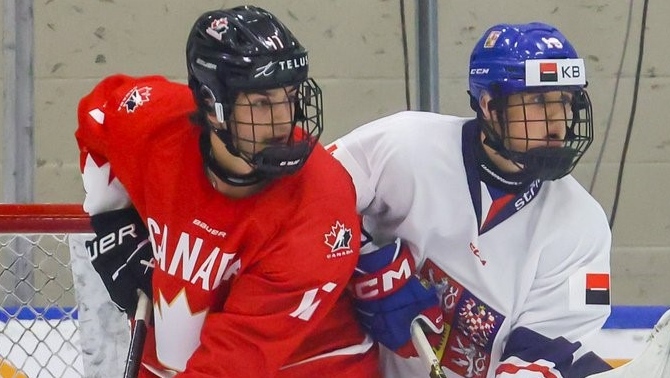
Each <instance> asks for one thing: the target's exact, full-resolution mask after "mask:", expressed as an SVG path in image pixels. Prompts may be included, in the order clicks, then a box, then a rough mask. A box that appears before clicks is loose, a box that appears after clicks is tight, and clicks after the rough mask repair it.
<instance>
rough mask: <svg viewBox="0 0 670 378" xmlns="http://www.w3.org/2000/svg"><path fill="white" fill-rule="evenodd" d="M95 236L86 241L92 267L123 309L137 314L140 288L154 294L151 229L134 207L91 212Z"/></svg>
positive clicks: (148, 293)
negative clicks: (152, 289) (149, 238)
mask: <svg viewBox="0 0 670 378" xmlns="http://www.w3.org/2000/svg"><path fill="white" fill-rule="evenodd" d="M91 226H92V227H93V231H95V234H96V237H95V238H94V239H93V240H90V241H87V242H86V250H87V251H88V254H89V257H90V260H91V263H92V264H93V268H95V270H96V272H98V275H100V278H102V282H103V283H104V284H105V287H106V288H107V292H109V296H110V298H111V299H112V301H113V302H114V304H116V306H117V307H118V308H119V310H121V311H125V312H126V314H128V316H131V317H132V316H134V315H135V309H136V308H137V300H138V297H137V289H141V290H142V291H144V293H146V294H147V296H148V297H149V298H151V294H152V291H151V275H152V273H153V250H152V247H151V243H150V242H149V240H148V237H149V231H148V230H147V228H146V226H145V225H144V223H143V222H142V219H141V218H140V216H139V214H138V213H137V211H136V210H135V209H134V208H127V209H121V210H113V211H107V212H103V213H100V214H96V215H93V216H91Z"/></svg>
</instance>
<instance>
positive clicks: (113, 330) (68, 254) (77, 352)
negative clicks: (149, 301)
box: [0, 204, 128, 378]
mask: <svg viewBox="0 0 670 378" xmlns="http://www.w3.org/2000/svg"><path fill="white" fill-rule="evenodd" d="M90 236H91V235H90V228H89V221H88V217H87V216H86V215H85V214H84V213H83V212H82V211H81V205H35V204H31V205H14V204H11V205H9V204H1V205H0V378H26V377H27V378H42V377H44V378H51V377H52V378H58V377H68V378H70V377H101V378H102V377H120V376H121V374H122V368H123V360H124V358H125V354H126V352H127V349H126V348H127V340H128V328H127V321H126V320H125V318H124V317H123V315H122V314H121V313H120V312H119V311H118V310H116V308H114V306H113V305H112V304H111V303H110V302H109V297H108V295H107V294H106V292H105V291H104V286H102V283H101V282H100V280H99V278H98V277H97V275H96V274H95V272H94V271H93V268H92V267H91V266H90V263H89V262H88V259H87V256H86V252H85V248H84V247H83V243H84V240H85V239H86V238H88V237H90Z"/></svg>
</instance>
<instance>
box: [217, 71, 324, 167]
mask: <svg viewBox="0 0 670 378" xmlns="http://www.w3.org/2000/svg"><path fill="white" fill-rule="evenodd" d="M280 90H281V91H282V92H283V93H282V94H281V95H279V98H280V100H279V101H276V100H273V99H271V98H270V97H269V96H267V95H261V94H253V93H247V92H243V93H241V94H240V96H239V97H238V100H237V102H236V103H235V110H234V111H233V113H232V115H231V118H230V120H229V121H228V122H227V124H228V128H229V133H230V136H229V138H230V143H231V144H232V145H233V147H234V149H235V150H236V151H237V154H238V156H239V157H240V158H242V159H243V160H244V161H246V162H247V163H248V164H249V165H251V166H254V167H255V168H256V169H257V170H259V171H261V172H263V173H264V174H265V175H267V176H275V175H278V174H283V173H292V172H295V171H297V170H298V169H299V168H300V167H302V166H303V165H304V164H305V161H306V160H307V156H308V155H309V154H310V153H311V152H312V150H313V149H314V146H316V144H317V142H318V141H319V138H320V137H321V134H322V133H323V113H322V111H321V88H319V86H318V85H317V84H316V83H315V82H314V80H313V79H307V80H305V81H303V82H301V83H300V84H298V85H297V87H295V86H292V87H282V88H280ZM251 96H254V98H253V99H252V98H251ZM259 98H260V101H259ZM236 114H246V115H247V119H241V118H239V117H236V116H235V115H236ZM216 132H217V133H220V132H225V131H220V130H216Z"/></svg>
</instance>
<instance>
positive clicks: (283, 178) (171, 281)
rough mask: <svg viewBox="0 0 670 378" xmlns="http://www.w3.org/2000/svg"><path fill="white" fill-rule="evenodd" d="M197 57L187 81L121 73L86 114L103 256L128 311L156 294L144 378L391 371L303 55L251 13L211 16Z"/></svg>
mask: <svg viewBox="0 0 670 378" xmlns="http://www.w3.org/2000/svg"><path fill="white" fill-rule="evenodd" d="M186 55H187V65H188V80H189V81H188V86H186V85H183V84H178V83H174V82H170V81H168V80H166V79H165V78H163V77H161V76H148V77H137V78H136V77H129V76H124V75H114V76H111V77H108V78H106V79H104V80H103V81H102V82H101V83H100V84H98V85H97V86H96V87H95V88H94V89H93V91H92V92H91V93H90V94H88V95H87V96H86V97H84V98H83V99H82V100H81V102H80V105H79V128H78V130H77V132H76V137H77V141H78V143H79V147H80V150H81V167H82V176H83V181H84V186H85V189H86V192H87V194H86V200H85V202H84V208H85V210H86V211H87V212H88V213H89V214H90V215H91V217H92V225H93V228H94V230H95V231H96V238H95V239H94V240H93V241H91V242H90V243H88V245H87V247H88V250H89V252H90V255H91V260H92V263H93V265H94V267H95V268H96V270H97V271H98V273H99V274H100V276H101V277H102V279H103V282H104V283H105V285H106V287H107V289H108V291H109V292H110V295H111V297H112V299H113V300H114V301H115V303H117V305H118V306H119V308H120V309H122V310H125V311H127V312H128V313H132V311H133V307H134V306H135V305H136V294H135V293H136V291H135V290H136V289H137V288H140V289H143V290H144V291H146V292H147V293H148V294H150V295H151V297H152V301H153V314H154V315H153V323H152V326H151V327H150V328H149V332H148V337H147V342H146V345H145V348H144V353H143V356H142V366H141V370H140V377H183V378H187V377H217V378H223V377H264V378H265V377H310V378H312V377H335V376H337V377H361V378H363V377H365V378H368V377H376V376H378V361H377V350H376V348H375V347H374V346H373V343H372V342H371V340H370V339H369V338H368V337H367V336H366V335H365V334H364V332H362V331H361V329H360V327H359V326H358V323H357V322H356V320H355V316H354V310H353V307H352V305H351V302H350V299H349V297H348V296H347V295H346V291H345V290H344V289H345V287H346V285H347V281H348V279H349V277H350V276H351V274H352V272H353V269H354V267H355V265H356V261H357V259H358V253H359V244H360V227H359V219H358V216H357V214H356V209H355V201H356V199H355V191H354V188H353V185H352V182H351V179H350V178H349V176H348V175H347V173H346V171H345V170H344V169H343V168H342V167H341V166H340V165H339V163H338V162H337V161H336V160H335V159H333V158H332V157H331V156H330V155H329V154H328V153H327V152H326V151H325V150H324V149H323V147H322V146H321V145H320V144H319V143H318V139H319V136H320V135H321V133H322V130H323V125H322V113H321V91H320V89H319V87H318V86H317V85H316V83H315V82H314V81H313V80H312V79H310V78H309V77H308V63H309V62H308V59H307V53H306V51H305V49H304V48H303V47H302V46H301V44H300V43H299V42H298V40H297V39H296V38H295V37H294V36H293V34H292V33H291V32H290V31H289V30H288V29H287V28H286V27H285V26H284V25H283V24H282V23H281V22H280V21H279V20H278V19H277V18H275V17H274V16H273V15H272V14H270V13H268V12H267V11H265V10H263V9H260V8H257V7H252V6H245V7H236V8H232V9H226V10H216V11H211V12H207V13H205V14H203V15H202V16H201V17H199V18H198V19H197V21H196V22H195V24H194V26H193V28H192V30H191V33H190V35H189V37H188V42H187V47H186ZM145 226H146V227H145ZM147 240H148V241H147ZM149 242H150V243H149Z"/></svg>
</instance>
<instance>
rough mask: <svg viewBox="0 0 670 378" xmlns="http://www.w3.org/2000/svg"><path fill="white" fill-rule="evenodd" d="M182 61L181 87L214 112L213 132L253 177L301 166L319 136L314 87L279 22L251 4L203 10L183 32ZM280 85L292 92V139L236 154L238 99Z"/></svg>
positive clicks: (302, 56)
mask: <svg viewBox="0 0 670 378" xmlns="http://www.w3.org/2000/svg"><path fill="white" fill-rule="evenodd" d="M186 60H187V67H188V85H189V87H190V88H191V90H192V91H193V96H194V98H195V100H196V103H197V105H198V107H199V109H200V110H201V111H205V112H207V113H211V112H214V113H215V114H216V117H217V119H218V121H219V122H221V123H226V124H227V125H228V127H227V128H224V129H218V128H215V129H213V130H214V132H215V133H216V135H217V136H218V137H219V138H220V139H221V140H222V141H223V142H224V143H225V145H226V147H227V148H228V150H229V151H230V152H231V153H232V154H233V155H235V156H239V157H241V158H243V159H244V160H245V161H247V163H249V164H250V165H251V166H253V167H255V173H254V176H256V177H255V178H256V179H260V178H262V177H263V178H264V177H272V176H277V175H280V174H285V173H293V172H295V171H296V170H298V169H299V168H300V167H302V165H304V163H305V161H306V160H307V157H308V156H309V154H310V153H311V151H312V149H313V148H314V146H315V145H316V143H317V141H318V139H319V137H320V135H321V133H322V132H323V120H322V118H323V116H322V110H321V90H320V88H319V87H318V85H316V83H315V82H314V80H312V79H311V78H309V77H308V63H309V61H308V58H307V51H306V50H305V48H304V47H303V46H302V45H301V44H300V42H299V41H298V40H297V39H296V38H295V36H294V35H293V34H292V33H291V31H290V30H289V29H288V28H287V27H286V26H285V25H284V24H283V23H282V22H281V21H279V20H278V19H277V18H276V17H275V16H274V15H272V14H271V13H270V12H268V11H266V10H264V9H262V8H259V7H254V6H241V7H235V8H232V9H222V10H214V11H210V12H206V13H204V14H203V15H201V16H200V17H199V18H198V19H197V20H196V22H195V24H194V25H193V28H192V29H191V32H190V35H189V37H188V41H187V44H186ZM285 87H291V88H295V89H296V90H297V92H296V95H295V97H294V99H292V101H293V102H294V104H293V111H292V119H293V121H292V128H293V129H292V130H293V132H292V135H294V138H293V139H291V140H289V141H287V142H286V144H285V145H276V146H271V147H266V148H263V149H260V148H259V149H258V150H256V147H254V149H253V150H252V151H246V150H240V148H239V140H237V134H236V132H235V127H234V126H233V123H231V116H232V114H233V109H234V106H235V101H236V99H237V97H238V95H239V94H240V93H249V92H262V91H264V90H268V89H275V88H285ZM263 126H265V127H267V126H270V127H272V126H273V125H272V124H269V125H267V124H265V125H263ZM296 129H300V130H296ZM245 142H249V143H251V144H253V145H254V146H255V143H254V141H248V140H247V141H245ZM207 160H208V159H206V161H207ZM208 165H210V168H213V169H212V171H214V173H216V174H217V176H219V177H221V174H223V173H221V172H220V171H219V172H217V169H216V167H212V166H211V164H209V162H208ZM261 176H262V177H261ZM221 178H222V179H224V181H226V182H229V180H228V179H226V178H223V177H221ZM233 181H235V182H237V180H233ZM242 181H245V180H242ZM243 185H244V184H243Z"/></svg>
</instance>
